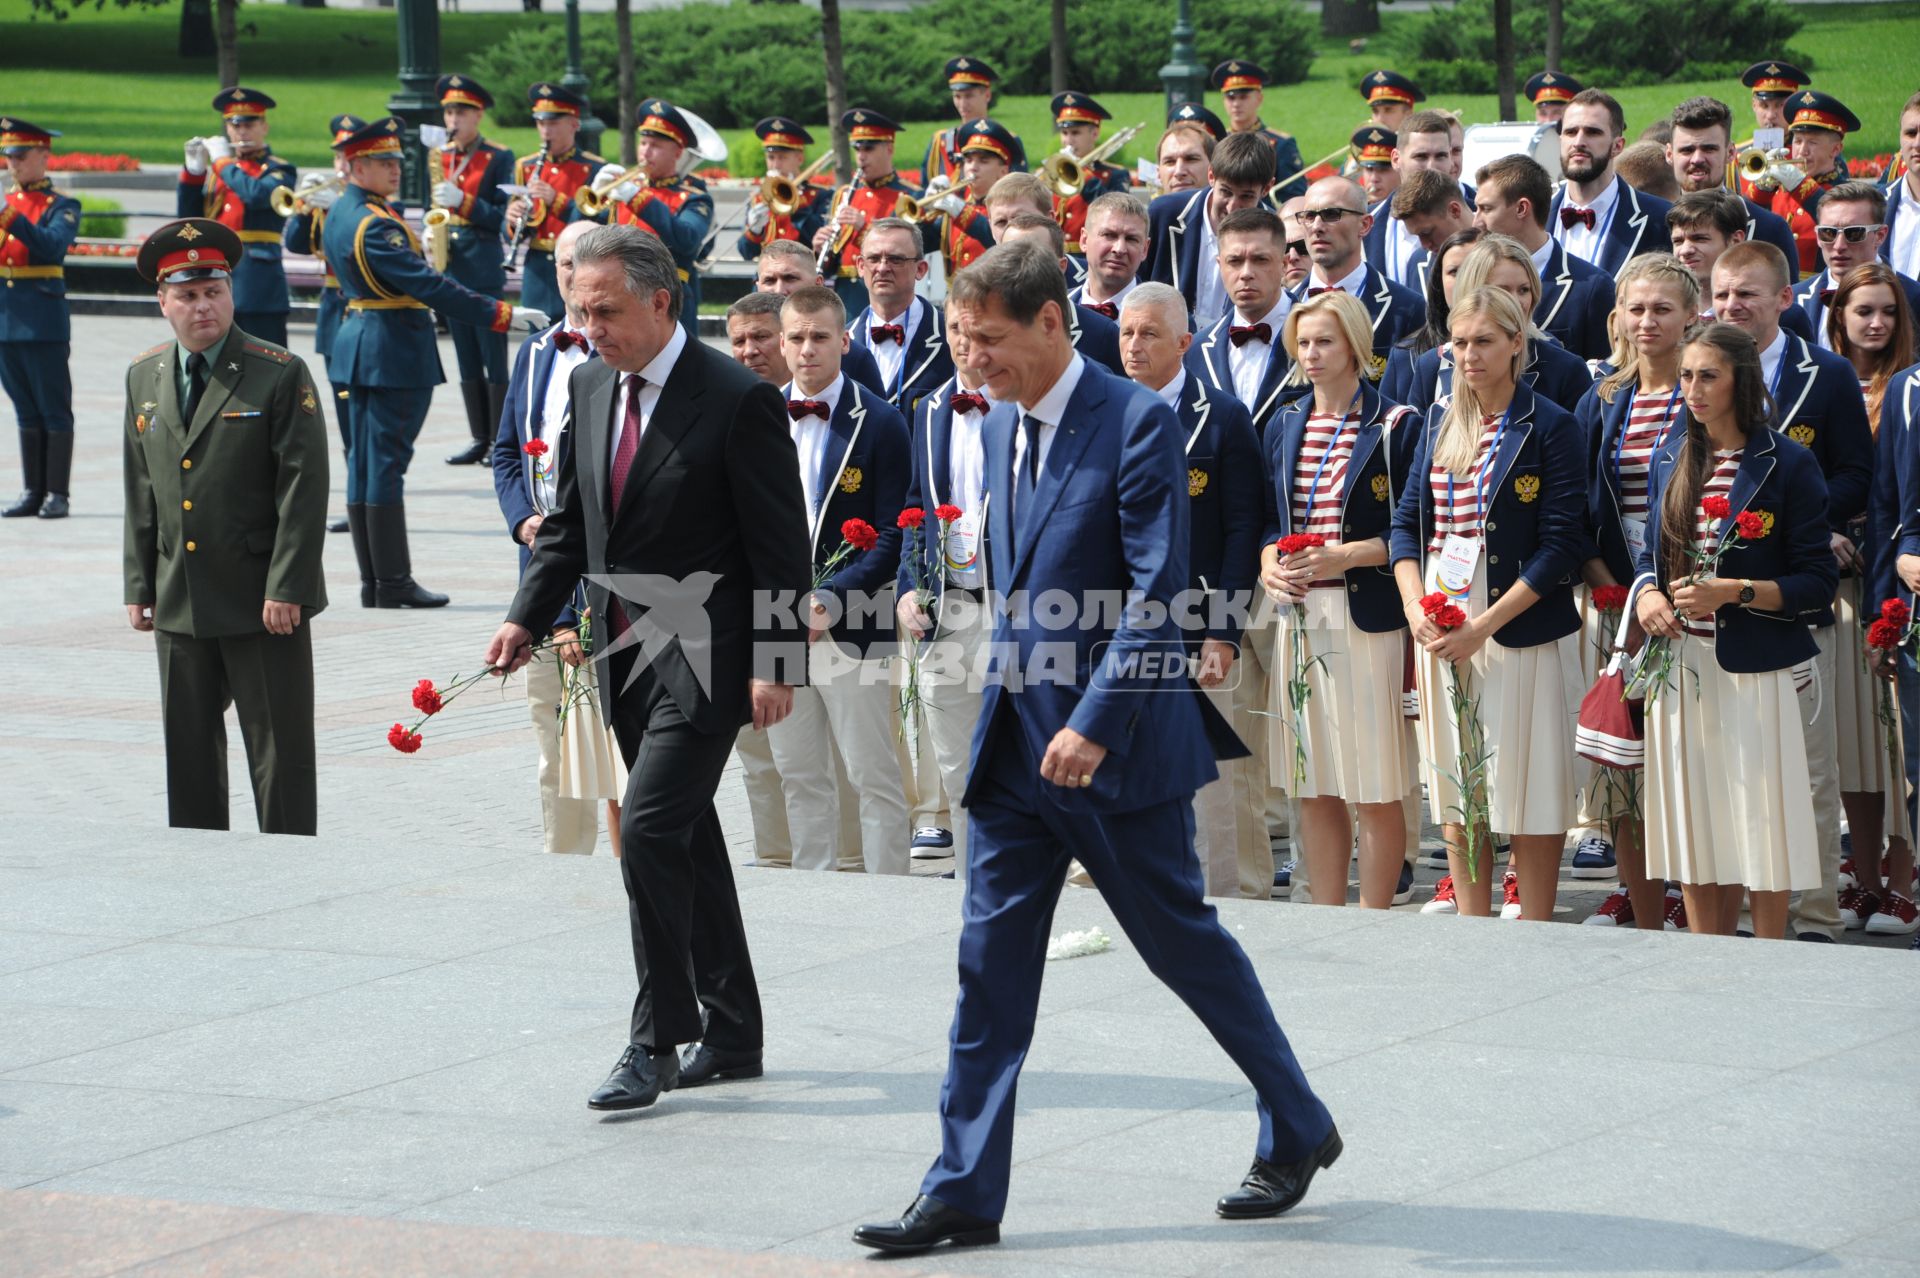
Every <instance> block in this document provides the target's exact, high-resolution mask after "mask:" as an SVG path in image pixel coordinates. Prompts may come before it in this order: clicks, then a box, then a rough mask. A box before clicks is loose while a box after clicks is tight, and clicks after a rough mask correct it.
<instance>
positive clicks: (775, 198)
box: [760, 151, 833, 217]
mask: <svg viewBox="0 0 1920 1278" xmlns="http://www.w3.org/2000/svg"><path fill="white" fill-rule="evenodd" d="M832 161H833V152H832V151H827V152H825V153H823V154H822V155H821V156H820V158H819V159H817V160H815V161H814V162H813V163H812V164H809V165H808V166H807V167H806V168H804V169H801V170H800V171H799V172H798V173H796V174H794V175H793V176H792V177H790V178H789V177H781V176H780V175H779V174H778V173H769V174H767V176H766V177H764V178H762V179H761V180H760V200H761V202H762V203H763V204H765V205H766V206H767V209H768V211H769V212H771V213H772V214H773V215H774V216H775V217H792V216H793V213H794V210H796V209H798V208H799V207H800V206H801V205H802V204H803V203H805V202H806V185H807V179H808V178H810V177H812V176H813V175H814V174H816V173H818V172H819V171H820V170H821V169H824V168H825V167H827V165H828V164H830V163H832Z"/></svg>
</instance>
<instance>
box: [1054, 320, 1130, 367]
mask: <svg viewBox="0 0 1920 1278" xmlns="http://www.w3.org/2000/svg"><path fill="white" fill-rule="evenodd" d="M1067 334H1068V336H1069V337H1071V338H1072V339H1073V349H1075V350H1076V351H1079V352H1080V353H1081V354H1082V355H1085V356H1086V357H1087V358H1088V359H1090V360H1092V361H1093V362H1094V363H1096V364H1099V365H1102V366H1103V367H1105V368H1106V370H1107V371H1108V372H1110V373H1112V374H1114V375H1115V376H1117V377H1125V376H1126V375H1127V366H1126V365H1125V364H1122V363H1121V362H1120V326H1119V325H1118V324H1116V323H1114V322H1113V321H1112V320H1110V319H1108V318H1107V317H1106V316H1104V315H1102V314H1101V313H1100V312H1099V311H1092V310H1088V309H1087V308H1086V307H1084V306H1081V305H1079V304H1077V303H1076V304H1075V305H1074V307H1073V314H1072V315H1071V316H1069V317H1068V319H1067Z"/></svg>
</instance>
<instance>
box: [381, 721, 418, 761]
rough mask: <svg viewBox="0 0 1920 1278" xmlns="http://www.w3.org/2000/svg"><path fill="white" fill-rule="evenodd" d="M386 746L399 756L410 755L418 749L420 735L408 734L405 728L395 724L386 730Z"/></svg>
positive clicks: (415, 733)
mask: <svg viewBox="0 0 1920 1278" xmlns="http://www.w3.org/2000/svg"><path fill="white" fill-rule="evenodd" d="M387 744H388V745H390V746H392V747H393V748H394V749H396V750H398V751H399V752H400V753H401V754H412V753H413V752H414V751H415V750H418V749H419V748H420V734H419V733H417V732H408V731H407V730H406V728H405V727H403V726H401V725H400V724H397V723H396V724H394V725H393V726H392V727H391V728H388V729H387Z"/></svg>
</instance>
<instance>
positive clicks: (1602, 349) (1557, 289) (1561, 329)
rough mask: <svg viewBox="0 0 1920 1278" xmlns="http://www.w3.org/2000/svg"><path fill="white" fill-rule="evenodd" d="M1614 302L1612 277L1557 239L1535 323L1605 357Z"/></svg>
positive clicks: (1573, 347) (1571, 345)
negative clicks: (1567, 248) (1572, 251)
mask: <svg viewBox="0 0 1920 1278" xmlns="http://www.w3.org/2000/svg"><path fill="white" fill-rule="evenodd" d="M1661 225H1662V226H1663V227H1664V226H1665V223H1662V224H1661ZM1613 302H1614V291H1613V276H1611V275H1609V274H1607V273H1606V272H1605V271H1602V270H1600V269H1599V268H1598V267H1596V266H1594V265H1593V264H1592V263H1591V262H1583V261H1581V260H1580V259H1579V258H1577V257H1575V256H1574V255H1573V254H1571V253H1569V252H1567V250H1566V246H1564V245H1563V244H1561V243H1560V242H1559V241H1558V240H1555V241H1554V242H1553V246H1552V249H1551V250H1550V256H1549V257H1548V258H1547V269H1546V270H1544V271H1542V272H1541V273H1540V303H1539V305H1537V306H1535V307H1534V308H1533V323H1534V326H1535V327H1536V328H1539V329H1541V330H1542V331H1544V332H1545V333H1546V334H1547V335H1548V336H1550V337H1552V338H1553V340H1554V341H1556V342H1558V343H1560V344H1561V345H1562V346H1564V347H1566V348H1567V349H1568V350H1570V351H1572V352H1573V353H1574V354H1575V355H1578V356H1579V357H1580V358H1581V359H1605V358H1606V357H1607V356H1608V355H1609V354H1611V353H1612V352H1613V340H1612V338H1611V337H1609V336H1608V334H1609V333H1610V332H1611V329H1610V328H1609V327H1608V325H1609V323H1610V322H1611V321H1612V318H1613ZM1568 407H1571V405H1568Z"/></svg>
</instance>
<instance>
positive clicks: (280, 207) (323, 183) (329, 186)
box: [268, 173, 347, 217]
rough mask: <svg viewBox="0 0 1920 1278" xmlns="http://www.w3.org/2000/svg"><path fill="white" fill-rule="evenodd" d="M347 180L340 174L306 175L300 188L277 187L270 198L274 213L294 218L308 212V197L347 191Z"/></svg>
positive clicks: (303, 175) (303, 176)
mask: <svg viewBox="0 0 1920 1278" xmlns="http://www.w3.org/2000/svg"><path fill="white" fill-rule="evenodd" d="M346 184H347V180H346V179H345V178H343V177H341V176H340V175H339V174H337V173H336V174H334V175H333V176H332V177H325V176H323V175H321V174H319V173H304V174H302V175H301V177H300V183H299V185H298V186H292V187H286V186H276V187H274V188H273V194H272V195H271V196H269V197H268V198H269V199H271V200H272V201H273V211H274V213H275V215H277V216H279V217H292V216H293V215H294V214H296V213H302V212H305V211H306V207H307V197H308V196H310V195H313V194H314V193H315V192H317V191H325V190H333V191H335V192H339V191H343V190H345V189H346Z"/></svg>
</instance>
